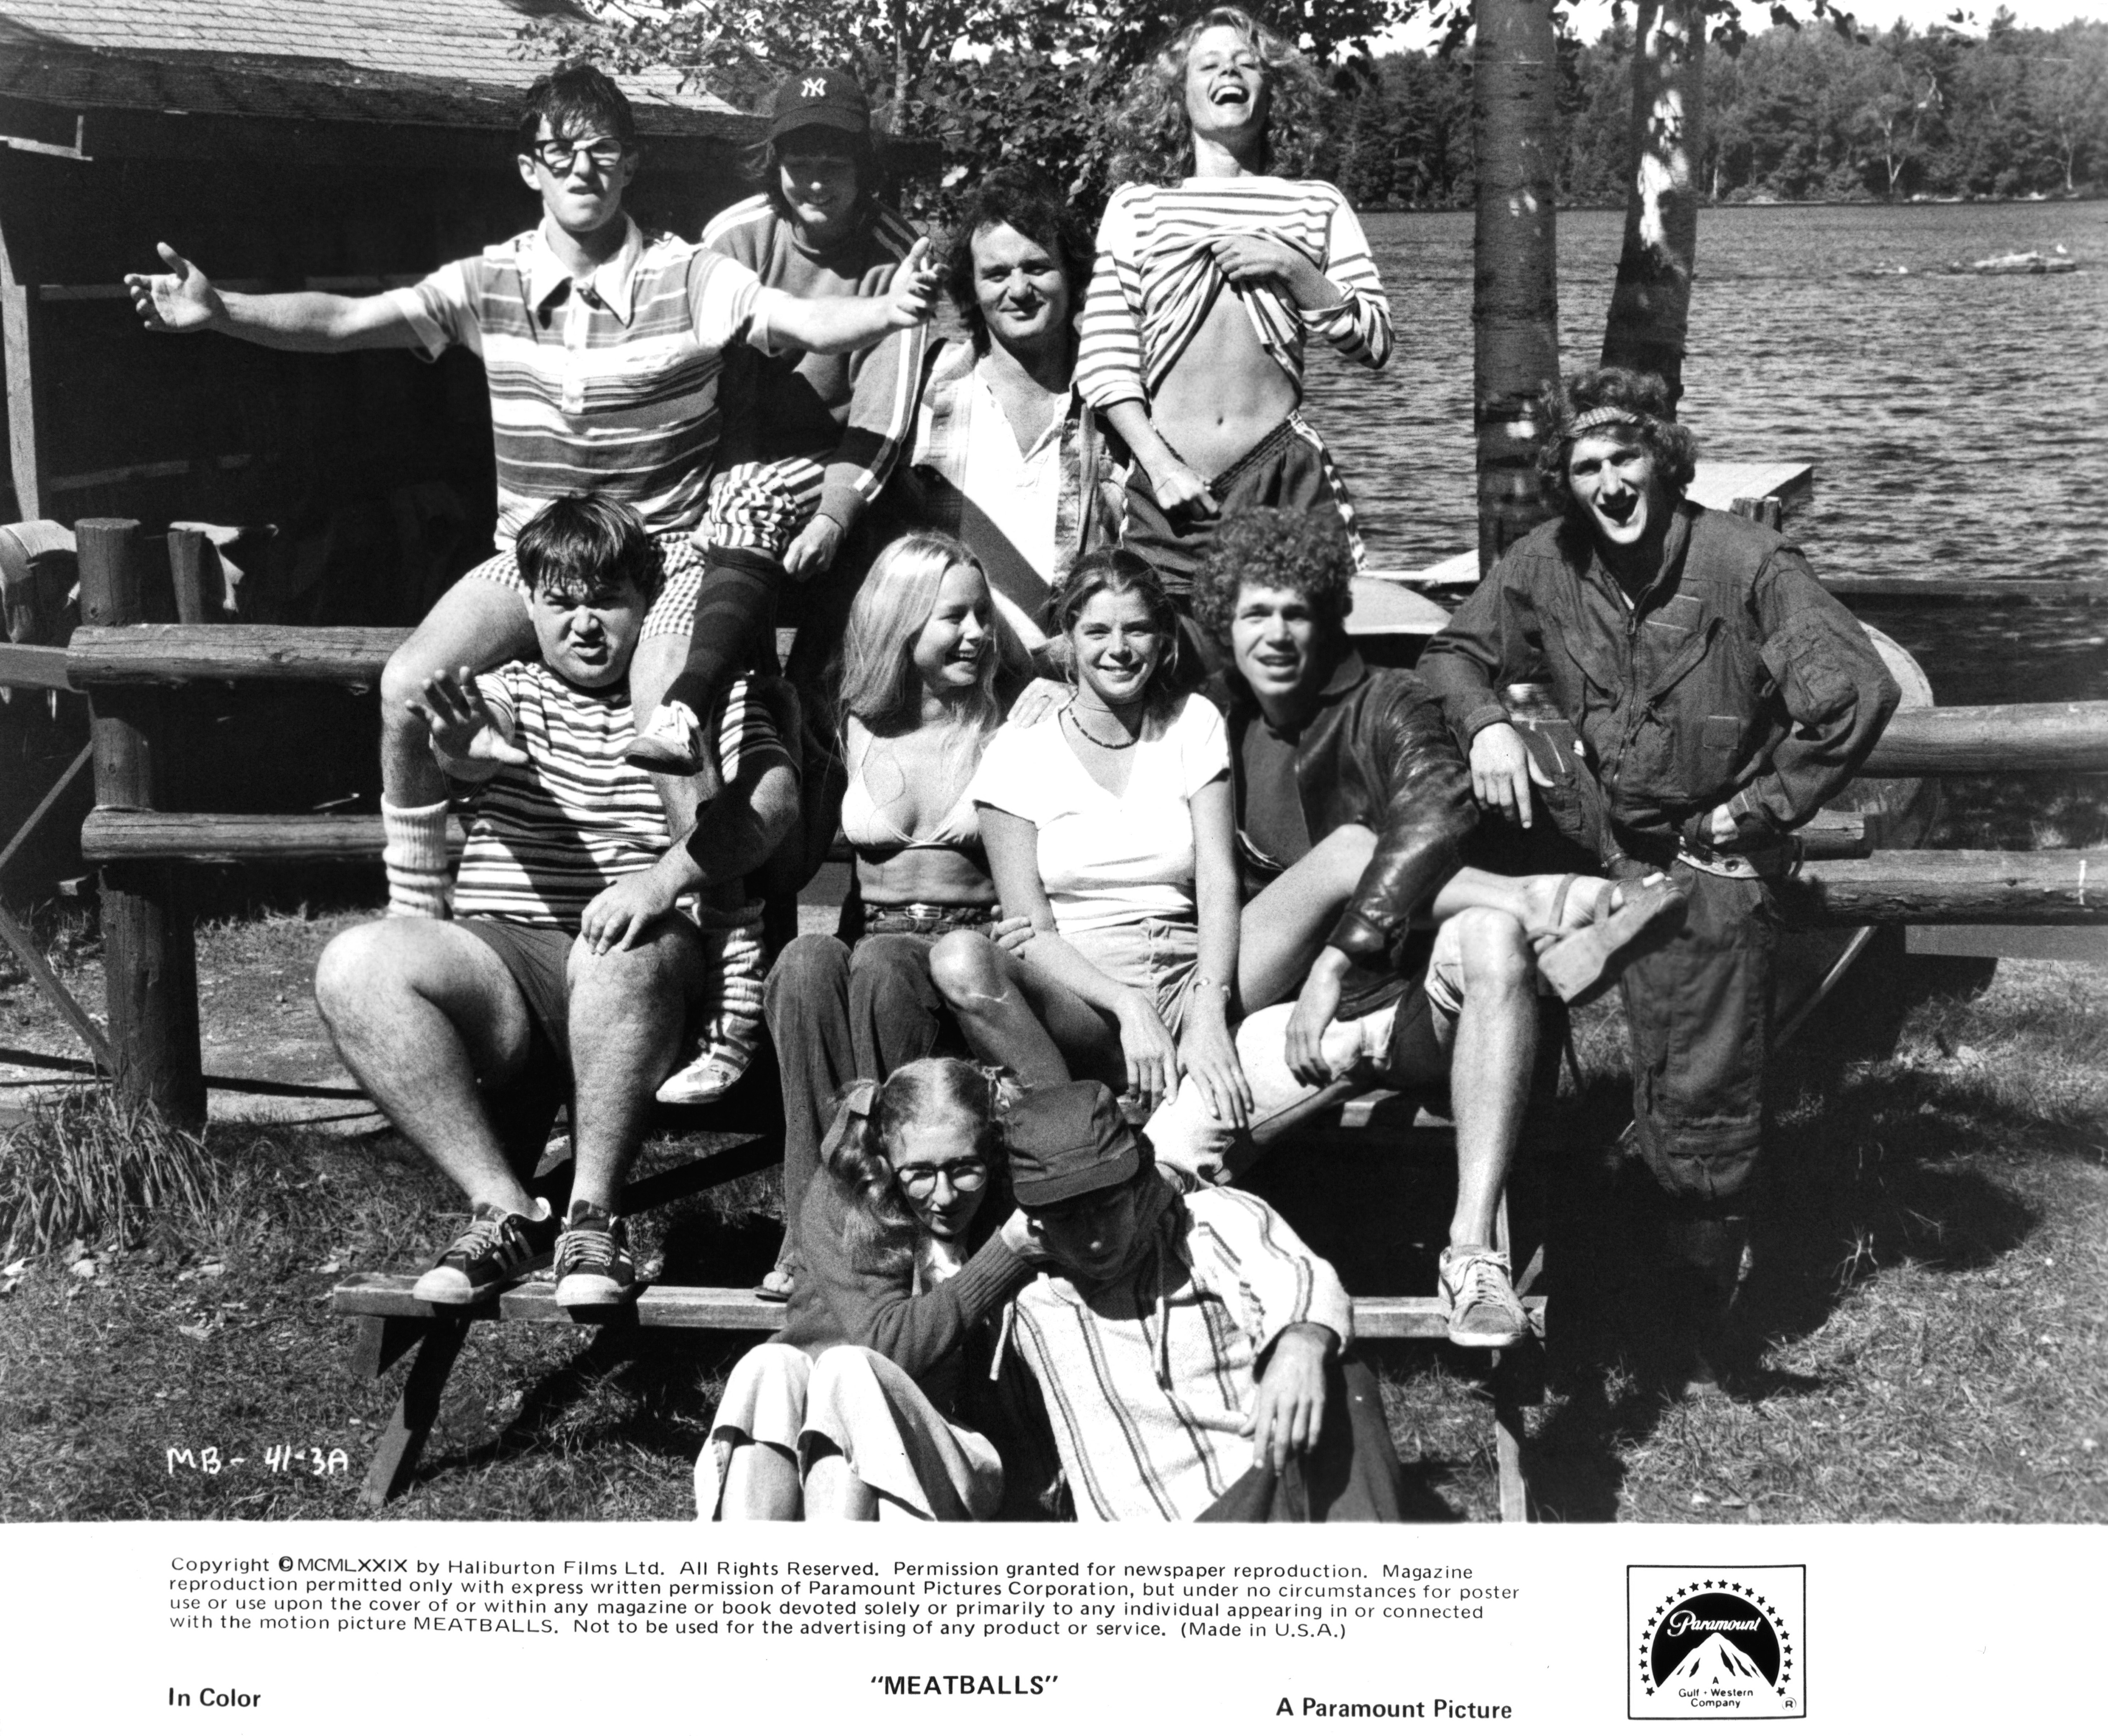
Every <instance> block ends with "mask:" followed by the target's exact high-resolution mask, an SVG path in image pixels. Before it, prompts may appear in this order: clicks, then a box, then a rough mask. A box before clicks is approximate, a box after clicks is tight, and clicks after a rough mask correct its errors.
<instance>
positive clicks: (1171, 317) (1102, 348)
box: [1076, 175, 1391, 409]
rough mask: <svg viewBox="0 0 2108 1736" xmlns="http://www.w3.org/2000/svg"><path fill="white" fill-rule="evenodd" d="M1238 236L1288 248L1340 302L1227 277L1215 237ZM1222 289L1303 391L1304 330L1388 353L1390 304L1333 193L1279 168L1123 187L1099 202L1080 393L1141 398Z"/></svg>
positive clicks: (1174, 361) (1091, 398)
mask: <svg viewBox="0 0 2108 1736" xmlns="http://www.w3.org/2000/svg"><path fill="white" fill-rule="evenodd" d="M1235 235H1255V236H1264V237H1266V238H1267V239H1268V240H1270V241H1281V242H1284V243H1286V245H1288V246H1290V247H1292V248H1294V249H1295V250H1296V251H1297V252H1299V253H1300V254H1302V255H1303V256H1304V258H1305V259H1308V260H1309V261H1310V263H1312V264H1313V265H1315V266H1316V267H1317V269H1318V270H1319V271H1321V272H1323V273H1324V274H1325V276H1326V277H1327V278H1329V279H1330V280H1331V283H1332V286H1333V287H1334V288H1336V289H1337V290H1339V291H1340V295H1341V296H1342V298H1343V299H1341V301H1340V304H1339V305H1338V306H1336V307H1332V308H1324V309H1322V310H1321V311H1319V312H1317V313H1306V312H1305V311H1304V309H1302V308H1299V307H1298V306H1297V305H1296V304H1295V302H1294V301H1293V300H1292V299H1290V297H1289V296H1288V295H1286V294H1285V293H1284V292H1283V291H1282V290H1281V289H1279V288H1278V287H1277V286H1275V285H1273V284H1272V283H1271V282H1260V283H1254V284H1245V285H1243V286H1238V285H1236V284H1232V283H1231V282H1229V281H1227V279H1226V278H1225V277H1223V272H1222V268H1220V267H1219V266H1218V265H1217V264H1216V263H1215V256H1214V252H1213V250H1212V249H1211V245H1210V244H1211V243H1213V242H1214V241H1217V240H1219V239H1220V238H1222V237H1223V236H1235ZM1224 294H1227V295H1234V296H1235V297H1236V299H1238V301H1239V302H1241V304H1243V306H1244V310H1245V315H1246V317H1248V318H1250V322H1251V325H1252V330H1253V332H1254V335H1256V336H1257V337H1258V339H1259V344H1260V345H1261V347H1262V348H1263V349H1265V351H1266V353H1268V355H1270V356H1272V358H1273V359H1274V360H1275V361H1276V362H1278V363H1279V364H1280V365H1281V371H1283V372H1284V373H1286V375H1287V376H1288V377H1289V378H1290V380H1293V381H1294V382H1295V388H1296V390H1297V391H1298V392H1299V393H1300V392H1301V390H1302V389H1303V342H1304V334H1305V333H1306V332H1313V331H1314V332H1315V333H1317V335H1318V336H1320V337H1322V339H1324V340H1325V341H1326V342H1327V343H1328V344H1331V345H1332V347H1333V348H1334V349H1337V350H1339V351H1340V353H1342V354H1344V355H1346V356H1348V357H1350V358H1352V359H1354V361H1357V362H1363V363H1365V364H1366V365H1367V366H1368V367H1382V366H1383V365H1384V363H1385V362H1386V361H1388V360H1389V359H1390V349H1391V326H1390V303H1389V301H1387V300H1386V299H1385V296H1384V287H1383V280H1382V279H1381V277H1378V276H1377V275H1376V261H1375V260H1374V259H1372V258H1371V257H1370V256H1369V244H1368V238H1367V236H1364V235H1363V233H1362V226H1361V224H1360V223H1359V222H1358V220H1357V219H1356V218H1355V216H1354V211H1353V209H1351V208H1350V207H1349V205H1348V204H1347V200H1346V198H1345V195H1343V194H1342V193H1341V192H1340V190H1339V188H1337V187H1334V186H1333V185H1332V184H1331V182H1328V181H1284V180H1282V179H1281V178H1279V177H1278V176H1275V175H1233V176H1208V177H1201V176H1192V177H1189V178H1187V180H1186V181H1184V182H1182V183H1181V184H1180V185H1179V186H1178V187H1148V186H1144V185H1142V184H1141V183H1139V182H1130V183H1129V184H1128V186H1126V187H1122V188H1120V190H1119V191H1118V192H1116V193H1115V194H1114V195H1113V196H1112V200H1111V202H1110V204H1108V205H1106V215H1105V220H1104V221H1103V222H1102V223H1100V224H1099V226H1098V257H1097V268H1096V269H1095V270H1094V271H1093V272H1092V276H1091V289H1090V294H1089V295H1088V296H1086V297H1085V298H1084V302H1083V326H1082V333H1083V339H1082V343H1081V344H1080V345H1079V348H1078V350H1077V354H1076V389H1077V390H1078V391H1079V392H1081V393H1082V394H1083V397H1084V398H1085V399H1086V400H1087V401H1088V402H1089V403H1092V404H1095V405H1097V406H1098V407H1100V408H1101V409H1102V408H1106V407H1109V406H1111V405H1114V404H1118V403H1125V402H1127V401H1128V400H1129V399H1133V398H1140V399H1142V401H1143V402H1145V403H1146V402H1147V401H1148V400H1149V399H1151V398H1154V397H1155V394H1156V393H1157V390H1158V389H1159V388H1160V387H1161V386H1162V385H1163V384H1164V379H1165V377H1166V376H1168V375H1169V373H1170V372H1171V371H1172V369H1173V367H1176V366H1177V365H1178V358H1180V357H1181V356H1182V355H1184V354H1185V353H1186V349H1187V345H1189V344H1191V343H1192V341H1193V340H1194V338H1195V337H1196V335H1198V334H1199V332H1200V328H1201V327H1202V326H1204V325H1205V324H1206V323H1207V320H1208V316H1209V313H1212V312H1213V311H1214V306H1215V299H1216V298H1217V297H1218V295H1224Z"/></svg>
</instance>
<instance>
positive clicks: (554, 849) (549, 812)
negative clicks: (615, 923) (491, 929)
mask: <svg viewBox="0 0 2108 1736" xmlns="http://www.w3.org/2000/svg"><path fill="white" fill-rule="evenodd" d="M476 685H477V686H479V687H480V688H481V690H482V691H483V695H484V699H487V700H488V701H489V704H490V709H491V713H492V718H493V722H495V723H496V724H497V726H498V729H499V730H500V731H502V733H503V734H504V735H505V736H506V738H507V740H510V741H511V743H512V744H514V745H515V746H516V747H518V748H520V749H522V750H523V751H524V752H525V753H526V755H527V763H526V764H525V765H524V766H501V767H498V771H497V772H496V774H495V775H494V776H492V777H491V778H490V779H489V780H488V781H487V782H485V783H484V784H483V785H481V786H480V788H479V789H477V791H476V793H475V798H474V806H473V809H472V813H471V819H470V821H469V828H468V842H467V847H466V848H465V849H464V850H463V851H462V861H461V871H460V874H459V875H458V876H457V879H456V880H455V883H454V915H456V916H457V917H468V916H489V917H494V918H496V919H498V920H501V921H504V922H516V923H521V924H525V925H526V926H528V927H530V928H543V929H574V930H575V929H577V927H578V925H579V918H580V917H581V916H583V915H584V914H585V908H586V906H588V904H590V903H592V901H593V900H594V899H595V898H596V897H598V896H599V895H600V894H601V892H602V891H604V890H605V889H606V888H607V887H609V886H610V885H612V884H614V883H615V881H617V880H619V879H622V878H623V877H624V875H632V874H636V873H637V872H639V871H640V870H643V869H646V868H649V867H650V866H651V865H652V864H653V863H654V862H655V861H658V860H659V859H660V857H662V856H664V854H665V853H666V852H667V851H668V850H669V848H672V846H673V837H672V834H669V832H668V830H666V811H665V808H664V807H663V806H662V805H661V803H660V800H659V793H658V791H657V790H656V789H654V788H653V787H652V784H651V779H650V778H649V777H647V776H646V775H645V774H644V773H643V772H642V771H634V770H633V769H632V768H631V767H628V766H627V765H625V764H624V762H623V758H622V750H623V749H624V747H625V746H626V745H627V744H628V741H629V738H630V736H631V735H633V734H634V733H635V726H634V723H633V719H632V717H631V714H630V706H629V686H628V682H627V681H618V682H616V683H615V686H612V687H603V688H595V689H588V688H583V687H574V686H571V685H570V683H569V682H568V681H565V680H564V679H563V678H562V677H560V676H558V675H556V673H554V672H552V670H551V669H550V668H549V667H548V666H547V664H546V663H507V664H506V665H505V666H504V668H501V669H498V670H494V671H493V672H491V673H490V674H489V675H484V676H480V677H477V681H476ZM718 753H720V754H721V755H722V756H723V761H724V774H725V782H726V784H727V785H730V784H731V783H732V781H733V780H735V779H736V778H737V777H738V776H740V774H741V771H742V770H746V769H751V768H752V767H753V766H754V764H755V763H756V761H757V758H775V759H778V760H781V762H783V763H785V764H786V765H787V764H789V763H790V756H789V754H788V753H786V751H785V749H784V747H783V744H782V740H781V735H779V734H778V732H777V727H776V724H775V722H774V721H773V719H772V717H770V715H769V713H768V709H767V708H766V707H765V706H764V705H763V704H762V702H761V700H760V699H759V697H757V696H756V695H754V694H753V693H751V692H750V689H749V686H748V683H747V682H745V681H736V682H734V683H733V685H732V690H731V692H730V693H729V694H728V695H727V697H726V700H725V706H724V709H723V712H722V713H720V714H719V717H718ZM714 890H716V889H714ZM737 902H738V899H737V897H736V895H735V896H733V897H728V898H727V897H718V898H714V899H713V901H712V904H711V907H710V909H709V913H708V914H707V915H705V916H703V917H702V918H701V919H700V920H702V921H703V922H704V924H705V926H706V927H711V928H715V927H718V926H721V925H727V924H730V923H732V922H735V921H737V920H744V918H745V915H746V913H745V911H743V910H741V911H733V910H732V908H731V906H735V905H736V904H737ZM720 906H723V907H722V908H721V907H720Z"/></svg>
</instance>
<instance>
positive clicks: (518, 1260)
mask: <svg viewBox="0 0 2108 1736" xmlns="http://www.w3.org/2000/svg"><path fill="white" fill-rule="evenodd" d="M534 1203H535V1204H536V1205H538V1206H539V1207H540V1208H542V1215H541V1217H538V1218H534V1217H521V1216H520V1213H519V1212H507V1210H505V1209H504V1208H503V1207H502V1206H489V1205H485V1206H478V1207H477V1208H475V1215H474V1216H473V1217H471V1218H470V1219H469V1221H468V1227H467V1228H466V1230H462V1233H461V1234H460V1235H457V1236H456V1237H455V1238H454V1239H453V1244H452V1245H451V1246H450V1247H449V1248H448V1249H447V1251H446V1252H445V1253H443V1254H441V1255H440V1256H439V1264H438V1265H436V1266H434V1267H433V1268H432V1269H431V1270H430V1271H429V1272H427V1273H426V1274H425V1275H424V1276H423V1277H421V1278H420V1279H419V1280H417V1288H416V1289H414V1290H412V1292H411V1294H412V1295H413V1296H415V1297H416V1298H417V1300H418V1301H419V1302H439V1303H443V1304H445V1305H447V1306H452V1307H460V1306H465V1305H466V1304H468V1303H471V1302H481V1301H482V1300H483V1299H484V1297H486V1296H489V1295H490V1294H492V1293H493V1292H495V1291H498V1290H500V1289H503V1288H504V1287H505V1286H506V1285H507V1284H511V1283H513V1282H515V1281H516V1280H519V1279H521V1278H524V1277H525V1276H526V1275H527V1274H528V1273H529V1272H532V1271H538V1270H539V1269H540V1268H542V1267H543V1266H547V1264H548V1263H549V1253H550V1250H551V1249H552V1248H554V1247H555V1246H556V1230H557V1229H558V1227H559V1226H558V1224H557V1221H556V1213H555V1212H552V1211H551V1210H550V1209H549V1203H548V1201H547V1200H546V1199H538V1200H536V1201H535V1202H534Z"/></svg>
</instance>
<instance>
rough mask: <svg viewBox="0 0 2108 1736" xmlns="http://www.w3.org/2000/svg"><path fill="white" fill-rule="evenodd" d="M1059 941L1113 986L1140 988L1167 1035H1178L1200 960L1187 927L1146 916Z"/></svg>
mask: <svg viewBox="0 0 2108 1736" xmlns="http://www.w3.org/2000/svg"><path fill="white" fill-rule="evenodd" d="M1061 938H1062V939H1064V940H1065V941H1066V942H1068V943H1069V944H1070V946H1072V947H1074V948H1075V949H1076V951H1079V952H1080V953H1082V954H1083V956H1084V957H1085V958H1086V959H1088V960H1089V961H1090V962H1091V963H1092V965H1096V966H1097V968H1098V969H1100V970H1101V971H1103V972H1104V973H1105V974H1106V975H1107V976H1109V977H1110V978H1112V979H1113V981H1114V982H1115V983H1119V984H1121V985H1122V986H1123V987H1127V988H1141V989H1146V990H1147V991H1148V992H1149V993H1150V995H1151V997H1152V998H1153V999H1154V1000H1155V1002H1156V1016H1157V1017H1158V1018H1160V1019H1162V1020H1163V1021H1164V1029H1165V1030H1167V1031H1169V1032H1170V1033H1171V1034H1172V1035H1173V1037H1177V1036H1178V1035H1179V1034H1180V1032H1182V1029H1183V1028H1184V1026H1185V1023H1186V1011H1187V1008H1188V1007H1189V1006H1190V1005H1191V1004H1192V998H1193V978H1194V975H1195V974H1196V970H1197V969H1198V967H1199V965H1200V930H1199V929H1196V928H1195V927H1194V926H1193V924H1191V923H1190V922H1169V921H1165V920H1162V919H1160V918H1158V917H1155V916H1146V917H1144V918H1143V919H1142V920H1141V921H1139V922H1126V923H1122V924H1120V925H1119V927H1118V928H1116V929H1084V930H1083V931H1082V932H1081V933H1074V934H1064V935H1063V936H1062V937H1061Z"/></svg>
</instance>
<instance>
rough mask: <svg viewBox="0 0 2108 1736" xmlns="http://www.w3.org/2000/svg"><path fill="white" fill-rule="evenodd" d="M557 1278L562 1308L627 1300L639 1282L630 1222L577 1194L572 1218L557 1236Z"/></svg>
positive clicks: (594, 1306)
mask: <svg viewBox="0 0 2108 1736" xmlns="http://www.w3.org/2000/svg"><path fill="white" fill-rule="evenodd" d="M636 1288H637V1263H636V1262H635V1261H633V1260H632V1259H631V1258H630V1257H629V1230H628V1226H626V1225H625V1224H624V1222H623V1221H622V1220H621V1219H620V1218H619V1217H614V1216H612V1215H610V1213H608V1212H603V1211H602V1210H601V1208H599V1207H598V1206H597V1205H595V1204H593V1203H592V1201H591V1200H587V1199H574V1200H573V1201H572V1202H571V1215H570V1220H569V1221H567V1222H566V1223H565V1226H564V1233H563V1234H562V1235H560V1236H559V1237H557V1238H556V1306H558V1307H560V1308H605V1307H609V1306H613V1305H614V1304H615V1303H617V1302H627V1301H628V1299H629V1295H630V1293H631V1292H632V1291H633V1290H634V1289H636Z"/></svg>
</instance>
